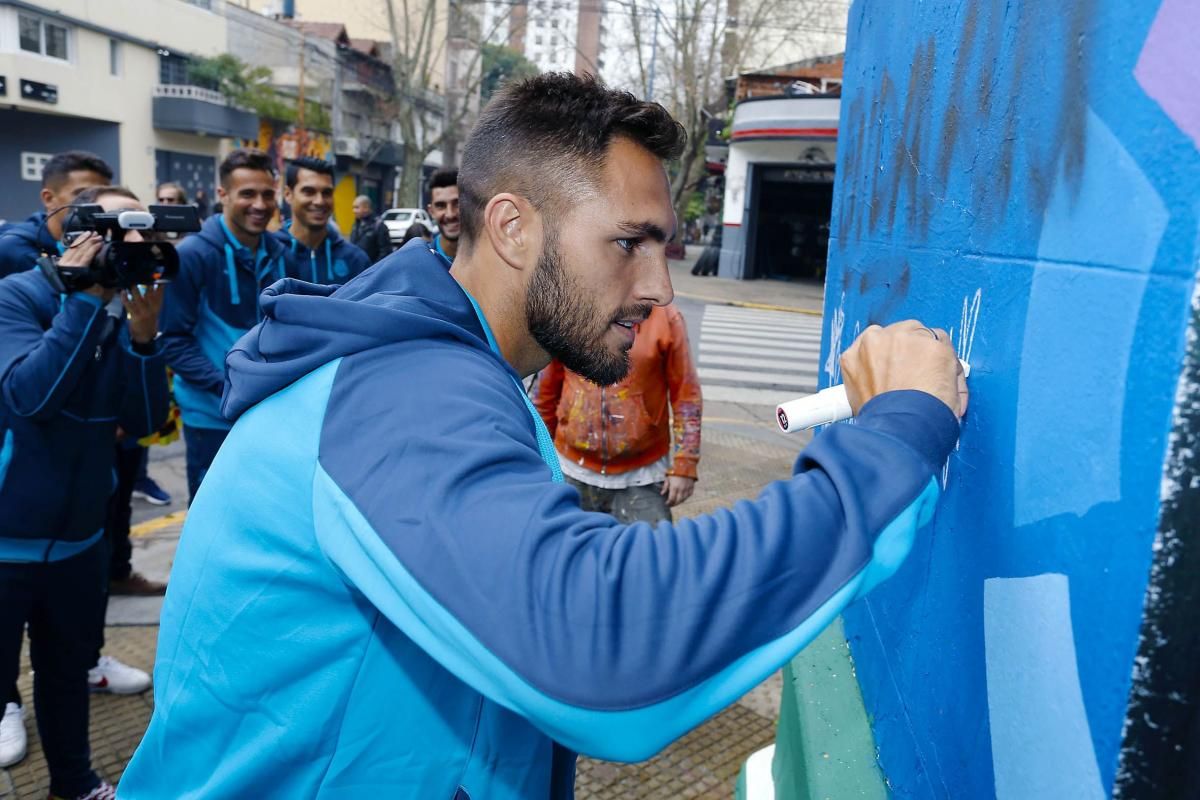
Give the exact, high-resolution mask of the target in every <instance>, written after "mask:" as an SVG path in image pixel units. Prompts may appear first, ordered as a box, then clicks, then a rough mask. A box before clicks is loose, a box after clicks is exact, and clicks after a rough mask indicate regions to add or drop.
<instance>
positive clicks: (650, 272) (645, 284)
mask: <svg viewBox="0 0 1200 800" xmlns="http://www.w3.org/2000/svg"><path fill="white" fill-rule="evenodd" d="M637 295H638V302H640V303H652V304H654V305H656V306H665V305H666V304H667V303H669V302H671V301H672V300H674V299H675V290H674V289H673V288H672V287H671V272H670V270H669V269H668V268H667V250H666V248H665V247H656V248H653V251H652V252H651V254H650V255H649V256H647V258H645V259H644V260H643V262H642V268H641V270H640V272H639V274H638V284H637Z"/></svg>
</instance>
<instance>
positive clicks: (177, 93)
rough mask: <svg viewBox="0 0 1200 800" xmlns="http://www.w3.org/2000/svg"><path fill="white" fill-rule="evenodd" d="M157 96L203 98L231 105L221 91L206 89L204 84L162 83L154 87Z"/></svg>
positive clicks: (219, 103)
mask: <svg viewBox="0 0 1200 800" xmlns="http://www.w3.org/2000/svg"><path fill="white" fill-rule="evenodd" d="M154 96H155V97H176V98H179V99H181V100H202V101H204V102H205V103H212V104H213V105H217V106H227V105H229V100H227V99H226V98H225V95H223V94H221V93H220V92H214V91H213V90H212V89H205V88H204V87H203V86H185V85H182V84H176V83H167V84H162V83H160V84H159V85H158V86H155V87H154Z"/></svg>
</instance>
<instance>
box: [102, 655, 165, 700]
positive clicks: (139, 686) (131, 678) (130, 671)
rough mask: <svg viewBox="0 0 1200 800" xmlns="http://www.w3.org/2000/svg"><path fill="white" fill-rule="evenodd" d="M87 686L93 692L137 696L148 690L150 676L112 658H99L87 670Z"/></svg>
mask: <svg viewBox="0 0 1200 800" xmlns="http://www.w3.org/2000/svg"><path fill="white" fill-rule="evenodd" d="M88 686H89V687H90V688H91V690H92V691H93V692H111V693H113V694H138V693H140V692H144V691H146V690H147V689H149V688H150V676H149V675H148V674H146V673H145V672H143V671H142V670H140V669H138V668H137V667H131V666H129V665H128V664H122V663H121V662H120V661H117V660H116V659H115V658H113V657H112V656H100V660H99V661H97V662H96V666H94V667H92V668H91V669H89V670H88Z"/></svg>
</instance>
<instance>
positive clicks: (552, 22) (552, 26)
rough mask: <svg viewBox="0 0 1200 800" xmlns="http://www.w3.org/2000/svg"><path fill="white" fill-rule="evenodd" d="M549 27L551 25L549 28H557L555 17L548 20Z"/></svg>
mask: <svg viewBox="0 0 1200 800" xmlns="http://www.w3.org/2000/svg"><path fill="white" fill-rule="evenodd" d="M550 27H551V28H557V27H558V20H556V19H552V20H550Z"/></svg>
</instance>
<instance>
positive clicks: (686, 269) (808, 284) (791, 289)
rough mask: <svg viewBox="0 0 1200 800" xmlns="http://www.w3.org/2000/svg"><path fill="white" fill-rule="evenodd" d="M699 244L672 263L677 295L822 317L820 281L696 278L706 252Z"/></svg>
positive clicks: (673, 283)
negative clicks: (694, 271) (695, 267)
mask: <svg viewBox="0 0 1200 800" xmlns="http://www.w3.org/2000/svg"><path fill="white" fill-rule="evenodd" d="M703 249H704V248H702V247H700V246H699V245H694V244H691V245H688V248H687V257H686V258H684V259H682V260H679V261H668V262H667V264H668V266H669V267H670V270H671V285H672V286H673V287H674V288H675V294H676V295H678V296H679V297H686V298H689V299H691V300H700V301H702V302H705V303H723V304H725V305H733V306H743V307H746V308H761V309H766V310H771V311H794V312H797V313H800V314H815V315H817V316H820V315H821V313H822V308H823V307H824V302H825V284H824V283H822V282H820V281H779V280H754V281H735V280H730V279H728V278H717V277H713V276H710V277H707V278H701V277H700V276H698V275H693V274H692V272H691V270H692V266H693V265H695V263H696V259H698V258H700V253H701V252H703Z"/></svg>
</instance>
